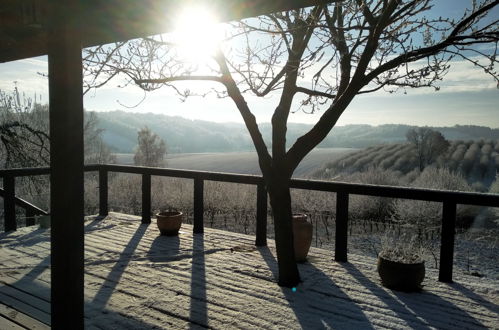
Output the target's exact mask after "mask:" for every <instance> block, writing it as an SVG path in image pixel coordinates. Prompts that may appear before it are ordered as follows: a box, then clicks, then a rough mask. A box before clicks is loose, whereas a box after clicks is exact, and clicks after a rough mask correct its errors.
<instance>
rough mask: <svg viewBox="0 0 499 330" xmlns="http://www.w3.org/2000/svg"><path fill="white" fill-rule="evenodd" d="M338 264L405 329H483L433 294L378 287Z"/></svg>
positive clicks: (351, 266) (350, 266)
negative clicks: (383, 305) (405, 327)
mask: <svg viewBox="0 0 499 330" xmlns="http://www.w3.org/2000/svg"><path fill="white" fill-rule="evenodd" d="M340 265H341V267H342V268H343V269H344V270H345V271H346V272H347V273H348V274H350V276H351V277H353V279H355V281H357V283H358V284H359V286H360V287H362V288H363V289H364V290H368V291H369V293H370V294H372V295H374V296H375V297H376V298H377V299H379V300H380V301H381V302H383V303H384V304H385V305H386V306H387V307H388V309H389V310H390V311H392V312H394V313H395V314H396V316H397V318H398V319H400V320H403V321H404V323H405V326H409V327H410V328H413V329H415V328H417V329H444V328H455V329H457V328H462V327H464V328H466V329H468V328H470V329H476V328H484V327H485V326H484V325H483V324H481V323H480V322H479V321H478V320H476V319H475V318H474V317H473V316H471V315H470V314H468V313H467V312H466V311H464V310H463V309H461V308H459V307H458V306H456V305H455V304H453V303H451V302H449V301H447V300H445V299H442V298H441V297H439V296H438V295H436V294H433V293H431V292H428V291H425V290H424V289H423V290H422V291H421V292H413V293H407V292H398V291H392V290H389V289H385V288H383V287H382V286H381V284H378V283H375V282H373V281H372V280H371V279H369V278H368V277H367V276H365V275H364V274H363V273H362V272H361V271H360V270H359V269H358V268H357V267H356V266H355V265H354V264H351V263H340ZM389 292H391V293H392V294H390V293H389ZM455 317H458V318H459V321H458V322H456V321H455V320H454V318H455ZM453 322H454V323H453Z"/></svg>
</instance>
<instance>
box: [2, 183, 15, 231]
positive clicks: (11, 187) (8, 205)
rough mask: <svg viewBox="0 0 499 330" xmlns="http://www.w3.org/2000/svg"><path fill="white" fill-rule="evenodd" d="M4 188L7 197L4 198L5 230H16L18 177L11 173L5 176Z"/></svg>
mask: <svg viewBox="0 0 499 330" xmlns="http://www.w3.org/2000/svg"><path fill="white" fill-rule="evenodd" d="M3 189H4V190H5V197H4V199H3V207H4V219H5V223H4V230H5V231H11V230H16V229H17V222H16V178H15V177H13V176H11V175H8V176H4V177H3Z"/></svg>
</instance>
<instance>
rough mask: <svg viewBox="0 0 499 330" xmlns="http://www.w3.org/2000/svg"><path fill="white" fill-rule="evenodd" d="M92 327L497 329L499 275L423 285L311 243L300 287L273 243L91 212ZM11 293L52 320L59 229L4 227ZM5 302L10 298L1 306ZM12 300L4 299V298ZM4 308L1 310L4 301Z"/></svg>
mask: <svg viewBox="0 0 499 330" xmlns="http://www.w3.org/2000/svg"><path fill="white" fill-rule="evenodd" d="M85 229H86V235H85V251H86V259H85V326H86V327H87V328H99V329H118V328H119V329H127V328H141V329H145V328H153V327H156V328H168V329H172V328H188V327H192V326H194V327H196V326H200V327H210V328H223V329H225V328H243V329H249V328H282V329H297V328H307V329H317V328H337V329H345V328H349V329H352V328H355V329H361V328H362V329H365V328H428V327H429V328H439V329H461V328H497V327H499V323H498V321H497V320H498V319H499V306H498V304H499V298H498V297H499V283H498V281H497V280H496V281H494V280H491V279H488V278H475V277H471V276H467V275H463V274H460V273H455V275H454V278H455V282H456V283H454V284H450V285H449V284H444V283H439V282H437V280H436V279H437V274H436V273H435V272H432V271H431V270H430V271H428V273H427V276H426V279H425V282H424V285H425V287H424V290H423V292H421V293H411V294H409V293H399V292H396V291H391V290H388V289H385V288H383V287H382V286H381V285H380V281H379V279H378V276H377V274H376V269H375V260H374V259H372V258H366V257H362V256H358V255H352V254H350V255H349V261H350V262H349V263H337V262H334V261H333V252H332V251H327V250H321V249H315V248H312V249H311V254H310V256H309V262H307V263H304V264H301V265H299V269H300V272H301V276H302V280H303V283H302V284H300V285H299V286H298V288H297V290H296V292H293V290H291V289H285V288H280V287H279V286H278V285H277V284H276V281H275V278H276V275H277V274H276V270H277V265H276V257H275V250H274V247H273V242H270V246H269V247H268V248H255V247H254V246H253V241H254V237H252V236H246V235H241V234H235V233H230V232H226V231H221V230H212V229H206V230H205V234H204V235H200V234H197V235H193V234H192V227H191V226H189V225H185V224H184V225H183V227H182V229H181V232H180V236H179V237H166V236H159V235H158V233H159V232H158V230H157V228H156V225H155V223H154V221H153V223H152V224H150V225H142V224H140V219H139V218H138V217H133V216H127V215H123V214H118V213H112V214H110V216H108V217H107V218H106V219H104V220H97V219H94V218H91V219H89V220H87V221H86V222H85ZM0 247H1V249H0V260H1V266H0V302H1V303H2V304H3V305H6V306H9V307H8V308H11V309H17V310H19V311H22V312H24V313H25V314H28V315H31V316H32V317H33V318H35V319H37V320H39V321H42V322H44V323H50V315H49V313H50V257H49V250H50V242H49V230H42V229H37V228H34V227H31V228H22V229H20V230H18V231H17V232H11V233H7V234H0ZM2 304H0V306H2ZM4 310H5V308H4ZM0 316H1V310H0Z"/></svg>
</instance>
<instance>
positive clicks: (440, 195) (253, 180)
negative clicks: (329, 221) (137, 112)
mask: <svg viewBox="0 0 499 330" xmlns="http://www.w3.org/2000/svg"><path fill="white" fill-rule="evenodd" d="M84 170H85V171H87V172H88V171H98V172H99V214H100V215H102V216H105V215H107V214H108V172H121V173H130V174H140V175H142V222H143V223H150V222H151V176H167V177H179V178H187V179H193V181H194V196H193V199H194V226H193V231H194V233H203V230H204V229H203V227H204V225H203V212H204V204H203V203H204V202H203V192H204V181H205V180H206V181H222V182H232V183H240V184H251V185H256V186H257V214H256V241H255V244H256V245H258V246H262V245H266V244H267V241H266V239H267V234H266V230H267V192H266V190H265V185H264V180H263V177H262V176H261V175H249V174H235V173H220V172H207V171H195V170H182V169H171V168H157V167H145V166H133V165H115V164H91V165H85V166H84ZM44 174H50V168H48V167H39V168H23V169H6V170H0V177H1V178H3V181H4V188H5V191H4V192H3V195H4V198H5V201H4V209H5V219H6V221H5V230H6V231H7V230H15V229H16V222H15V201H16V200H15V196H14V195H15V178H16V177H18V176H28V175H44ZM291 188H297V189H306V190H317V191H327V192H336V193H337V194H336V233H335V260H336V261H343V262H345V261H347V244H348V240H347V236H348V204H349V195H350V194H352V195H365V196H377V197H388V198H399V199H411V200H423V201H431V202H440V203H442V223H441V245H440V270H439V280H440V281H443V282H452V268H453V260H454V239H455V227H456V207H457V204H468V205H479V206H491V207H499V194H486V193H476V192H463V191H450V190H437V189H427V188H412V187H395V186H383V185H373V184H361V183H349V182H337V181H324V180H306V179H292V180H291Z"/></svg>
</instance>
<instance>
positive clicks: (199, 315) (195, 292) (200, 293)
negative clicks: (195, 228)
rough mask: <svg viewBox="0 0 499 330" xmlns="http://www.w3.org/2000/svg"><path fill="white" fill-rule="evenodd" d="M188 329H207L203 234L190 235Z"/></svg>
mask: <svg viewBox="0 0 499 330" xmlns="http://www.w3.org/2000/svg"><path fill="white" fill-rule="evenodd" d="M192 239H193V240H192V269H191V306H190V313H189V319H190V322H191V323H190V328H191V329H197V328H198V327H199V326H201V327H208V311H207V306H206V269H205V260H204V254H205V251H204V237H203V234H193V235H192Z"/></svg>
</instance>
